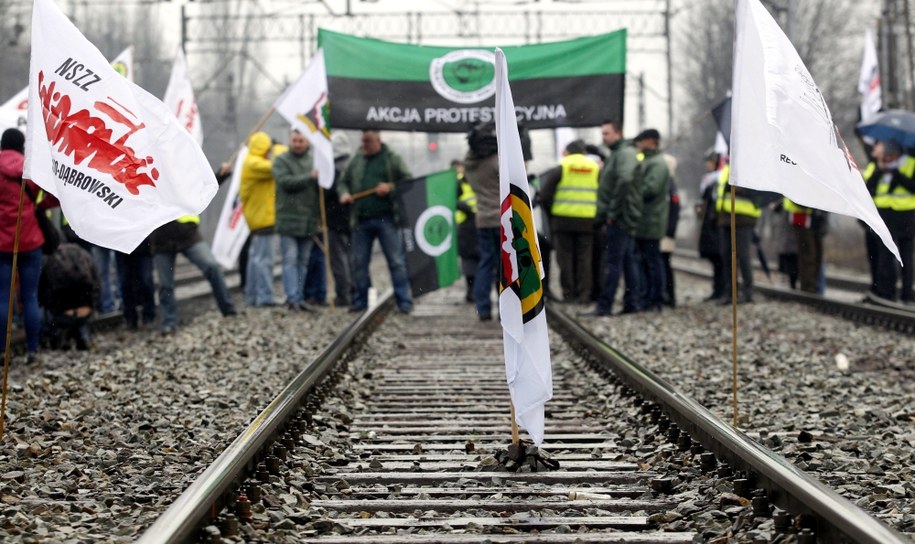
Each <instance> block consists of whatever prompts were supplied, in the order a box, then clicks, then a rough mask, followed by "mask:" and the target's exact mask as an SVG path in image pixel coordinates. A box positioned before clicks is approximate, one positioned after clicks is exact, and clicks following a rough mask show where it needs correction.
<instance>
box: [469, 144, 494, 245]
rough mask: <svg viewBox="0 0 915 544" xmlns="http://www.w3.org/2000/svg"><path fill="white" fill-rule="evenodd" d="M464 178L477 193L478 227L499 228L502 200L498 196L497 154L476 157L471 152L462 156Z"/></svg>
mask: <svg viewBox="0 0 915 544" xmlns="http://www.w3.org/2000/svg"><path fill="white" fill-rule="evenodd" d="M464 178H465V179H466V180H467V181H468V182H470V186H471V187H472V188H473V192H474V193H476V194H477V215H476V217H475V218H474V219H475V221H476V225H477V228H478V229H487V228H499V218H500V217H501V216H502V211H501V205H502V201H501V199H500V197H499V155H498V154H495V155H490V156H488V157H485V158H482V159H481V158H477V156H476V155H475V154H473V153H472V152H470V153H467V156H466V157H465V158H464Z"/></svg>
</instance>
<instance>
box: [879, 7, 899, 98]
mask: <svg viewBox="0 0 915 544" xmlns="http://www.w3.org/2000/svg"><path fill="white" fill-rule="evenodd" d="M894 6H895V0H883V12H882V14H881V16H880V82H881V84H883V85H884V87H883V96H884V97H885V100H886V109H892V108H897V107H899V84H898V79H897V77H896V35H895V28H894V27H895V23H896V21H895V16H894V15H895V14H894V13H893V7H894Z"/></svg>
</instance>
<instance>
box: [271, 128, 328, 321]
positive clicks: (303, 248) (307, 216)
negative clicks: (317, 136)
mask: <svg viewBox="0 0 915 544" xmlns="http://www.w3.org/2000/svg"><path fill="white" fill-rule="evenodd" d="M309 147H310V146H309V144H308V139H307V138H305V135H304V134H302V133H301V132H299V131H298V130H293V131H292V133H291V134H290V136H289V150H288V151H286V152H285V153H282V154H280V155H278V156H277V157H276V158H275V159H274V161H273V177H274V179H275V180H276V232H277V234H279V235H280V253H281V254H282V263H283V291H284V292H285V294H286V307H287V308H288V309H290V310H302V311H309V310H311V308H310V307H309V306H308V305H307V304H305V297H304V295H303V292H302V291H303V289H304V286H305V274H306V272H307V271H308V260H309V258H310V256H311V250H312V247H314V240H313V239H312V236H314V235H316V234H317V233H318V229H319V222H320V211H319V209H318V173H317V171H316V170H315V169H314V163H313V158H312V155H311V153H309ZM322 273H323V271H322Z"/></svg>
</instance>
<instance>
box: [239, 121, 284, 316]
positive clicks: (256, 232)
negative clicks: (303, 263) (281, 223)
mask: <svg viewBox="0 0 915 544" xmlns="http://www.w3.org/2000/svg"><path fill="white" fill-rule="evenodd" d="M270 148H271V140H270V136H269V135H268V134H267V133H266V132H256V133H254V134H252V135H251V138H249V139H248V154H247V156H246V157H245V160H244V162H243V163H242V170H241V180H240V186H239V192H238V196H239V199H240V200H241V203H242V211H243V213H244V216H245V222H246V223H248V229H249V230H250V231H251V234H250V237H249V246H248V258H247V261H248V262H247V267H246V269H247V271H246V274H245V302H246V303H247V304H248V306H253V307H259V306H273V305H274V304H275V301H274V294H273V231H274V225H275V223H276V182H275V181H274V179H273V162H272V161H271V160H270V159H269V158H267V157H268V155H269V154H270Z"/></svg>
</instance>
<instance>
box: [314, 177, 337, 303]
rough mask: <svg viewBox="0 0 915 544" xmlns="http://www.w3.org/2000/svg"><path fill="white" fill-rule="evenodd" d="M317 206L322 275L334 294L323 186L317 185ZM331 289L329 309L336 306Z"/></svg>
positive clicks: (334, 286)
mask: <svg viewBox="0 0 915 544" xmlns="http://www.w3.org/2000/svg"><path fill="white" fill-rule="evenodd" d="M318 206H319V207H320V208H321V230H322V231H323V232H324V276H325V277H326V278H327V283H326V285H329V286H331V287H333V288H334V289H333V292H334V293H335V294H336V292H337V290H336V287H337V285H336V283H334V277H333V275H331V273H330V241H329V240H330V239H329V238H328V234H327V207H326V206H325V205H324V187H321V186H320V185H319V186H318ZM330 291H331V289H328V296H327V298H328V302H327V303H328V304H329V305H330V307H331V309H333V308H334V307H335V306H336V303H335V302H334V298H335V297H332V296H330Z"/></svg>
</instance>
